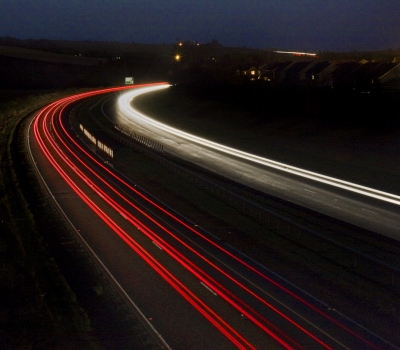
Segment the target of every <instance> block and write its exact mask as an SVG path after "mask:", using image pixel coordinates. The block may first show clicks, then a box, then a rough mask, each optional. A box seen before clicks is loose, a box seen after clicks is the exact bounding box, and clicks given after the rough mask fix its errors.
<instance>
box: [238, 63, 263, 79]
mask: <svg viewBox="0 0 400 350" xmlns="http://www.w3.org/2000/svg"><path fill="white" fill-rule="evenodd" d="M236 75H237V76H244V77H248V78H249V79H250V80H258V79H259V78H260V71H259V69H258V68H257V67H255V66H254V65H251V64H242V65H240V66H239V67H238V69H237V70H236Z"/></svg>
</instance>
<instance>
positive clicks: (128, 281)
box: [29, 85, 395, 349]
mask: <svg viewBox="0 0 400 350" xmlns="http://www.w3.org/2000/svg"><path fill="white" fill-rule="evenodd" d="M156 86H157V85H156ZM121 89H124V88H121ZM115 91H118V89H107V90H102V91H97V92H92V93H87V94H81V95H77V96H72V97H70V98H66V99H63V100H60V101H57V102H55V103H53V104H51V105H49V106H48V107H46V108H45V109H43V110H42V111H41V112H40V113H39V114H38V115H37V116H36V118H35V119H34V121H33V124H32V127H31V128H30V132H29V140H30V142H29V144H30V148H31V153H32V157H33V159H34V161H35V163H36V164H37V170H38V172H39V173H40V175H41V177H42V179H43V181H44V182H45V184H46V185H47V187H48V189H49V191H50V193H51V195H52V196H53V199H54V201H55V202H56V203H57V205H59V207H60V208H61V210H62V212H63V213H64V214H65V215H66V217H68V220H69V221H70V223H71V224H72V225H73V227H74V228H75V229H76V231H77V233H79V235H80V237H81V238H82V239H83V240H84V241H85V242H86V243H87V245H88V246H89V247H90V251H91V253H92V254H93V255H95V257H96V259H98V261H99V262H101V264H102V265H103V266H104V267H105V268H106V271H107V273H108V274H109V276H110V277H112V278H113V280H114V284H116V285H118V286H119V290H120V292H121V293H123V294H124V296H125V299H126V300H127V301H128V303H129V304H130V305H131V307H132V308H133V309H134V310H135V311H136V312H137V314H139V315H140V317H141V318H142V321H143V323H144V324H145V325H146V326H147V327H148V328H149V329H150V330H151V331H152V333H153V334H154V337H155V339H157V341H158V342H159V344H160V346H161V347H163V348H173V349H234V348H238V349H275V348H276V349H279V348H284V349H310V348H312V349H356V348H363V349H380V348H386V349H390V348H395V347H394V346H392V345H391V344H389V343H388V342H386V341H384V340H383V339H381V338H379V337H377V336H375V335H374V334H372V333H370V332H368V331H367V330H366V329H364V328H362V327H361V326H360V325H357V324H355V323H353V322H351V321H350V320H348V319H347V318H345V317H343V316H342V315H340V314H339V313H336V312H335V311H334V310H331V309H330V308H329V307H328V306H327V305H324V304H323V303H322V302H320V301H318V300H316V299H315V298H313V297H312V296H310V295H307V294H305V293H304V292H302V291H301V290H298V289H296V288H295V287H294V286H293V285H291V284H290V283H288V282H287V281H284V280H282V279H280V278H279V276H276V275H275V274H273V272H271V271H268V270H267V269H266V268H264V267H261V266H259V265H257V264H256V263H255V262H254V261H252V260H250V259H248V258H247V257H244V256H242V255H241V254H240V253H239V252H237V251H233V250H232V249H230V248H228V247H226V246H225V245H224V244H223V243H221V242H220V241H219V240H218V238H216V237H214V236H212V235H211V234H209V233H207V232H202V231H199V230H198V229H197V228H196V227H194V225H193V224H192V223H190V222H188V221H186V220H185V219H184V218H181V217H177V216H176V215H175V214H173V213H172V211H171V210H170V209H169V208H168V207H165V206H164V205H162V204H161V203H158V201H157V200H156V199H155V198H153V197H152V196H150V195H149V194H147V193H146V192H144V191H143V190H141V189H140V188H138V186H136V185H135V184H134V183H132V182H130V181H128V180H126V179H125V178H124V177H122V176H121V175H120V174H118V173H117V172H116V171H115V170H114V169H113V168H112V167H109V166H108V165H106V164H104V160H102V159H101V158H99V157H97V156H95V155H94V154H93V153H92V152H90V151H88V149H87V147H86V146H85V143H83V142H82V141H81V138H79V139H78V138H76V135H75V133H74V132H73V131H72V130H71V127H70V124H69V118H68V116H69V111H70V109H71V106H72V105H74V104H75V103H76V102H77V101H79V100H82V99H86V98H89V97H93V96H97V95H98V94H102V93H114V92H115ZM133 301H134V302H133Z"/></svg>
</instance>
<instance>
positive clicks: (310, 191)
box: [304, 188, 315, 194]
mask: <svg viewBox="0 0 400 350" xmlns="http://www.w3.org/2000/svg"><path fill="white" fill-rule="evenodd" d="M304 191H307V192H311V193H314V194H315V192H314V191H310V190H307V189H306V188H305V189H304Z"/></svg>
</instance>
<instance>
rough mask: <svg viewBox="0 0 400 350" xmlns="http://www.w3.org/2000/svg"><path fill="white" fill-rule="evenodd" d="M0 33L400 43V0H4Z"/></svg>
mask: <svg viewBox="0 0 400 350" xmlns="http://www.w3.org/2000/svg"><path fill="white" fill-rule="evenodd" d="M0 5H1V8H2V12H1V14H0V20H1V22H2V28H1V29H0V36H3V37H14V38H18V39H28V38H31V39H40V38H47V39H49V40H73V41H111V42H113V41H117V42H122V43H124V42H127V43H130V42H136V43H143V44H162V43H166V44H169V43H175V42H176V41H177V40H183V41H185V40H193V41H196V42H199V43H204V42H210V41H212V40H213V39H216V40H218V41H219V42H220V43H221V44H222V45H224V46H231V47H242V46H245V47H250V48H259V49H265V48H276V49H282V50H289V51H306V52H312V51H314V52H315V51H327V50H329V51H349V50H356V51H377V50H387V49H393V50H396V49H398V48H400V22H399V21H398V20H397V16H398V14H399V13H400V3H399V2H398V1H397V0H388V1H385V4H384V6H383V5H382V4H380V3H378V2H376V1H373V0H363V1H360V0H352V1H343V0H330V1H324V2H316V1H313V0H297V1H294V0H287V1H285V2H282V1H278V0H266V1H262V2H261V1H259V0H249V1H247V2H245V3H243V2H242V1H239V0H231V1H228V0H219V1H217V2H213V1H209V0H199V1H196V2H188V1H183V0H171V1H169V2H165V1H161V0H147V1H141V0H136V1H133V0H132V1H127V0H119V1H109V0H104V1H101V2H99V1H95V0H87V1H80V0H75V1H70V2H64V1H59V0H55V1H52V2H51V4H50V5H49V4H48V3H47V2H45V1H44V0H38V1H27V0H16V1H13V2H9V1H6V0H0Z"/></svg>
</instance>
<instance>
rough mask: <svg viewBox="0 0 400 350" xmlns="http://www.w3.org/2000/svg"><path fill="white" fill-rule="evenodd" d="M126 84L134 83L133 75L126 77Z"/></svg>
mask: <svg viewBox="0 0 400 350" xmlns="http://www.w3.org/2000/svg"><path fill="white" fill-rule="evenodd" d="M125 85H133V77H125Z"/></svg>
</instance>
